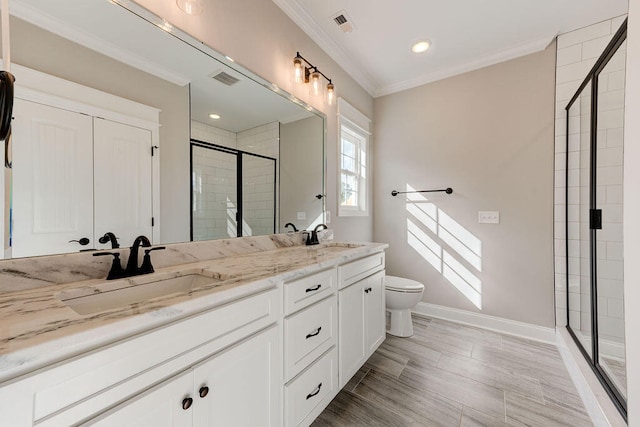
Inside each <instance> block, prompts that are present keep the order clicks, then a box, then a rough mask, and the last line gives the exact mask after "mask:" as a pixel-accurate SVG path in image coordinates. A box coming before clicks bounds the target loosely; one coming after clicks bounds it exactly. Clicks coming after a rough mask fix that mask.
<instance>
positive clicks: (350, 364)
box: [338, 280, 367, 388]
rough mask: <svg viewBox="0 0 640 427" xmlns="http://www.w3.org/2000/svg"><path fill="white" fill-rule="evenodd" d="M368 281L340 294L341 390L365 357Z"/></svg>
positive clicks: (346, 289)
mask: <svg viewBox="0 0 640 427" xmlns="http://www.w3.org/2000/svg"><path fill="white" fill-rule="evenodd" d="M366 284H367V283H366V280H363V281H360V282H357V283H354V284H353V285H351V286H349V287H347V288H345V289H343V290H341V291H340V292H339V293H338V315H339V320H338V324H339V333H338V337H339V338H338V340H339V345H338V353H339V369H338V372H339V373H340V388H342V387H344V386H345V384H346V383H347V381H349V379H350V378H351V377H352V376H353V374H355V373H356V371H357V370H358V369H360V366H361V365H362V362H363V360H364V357H365V346H364V328H365V325H364V317H365V311H364V310H365V306H364V299H365V292H364V290H365V285H366Z"/></svg>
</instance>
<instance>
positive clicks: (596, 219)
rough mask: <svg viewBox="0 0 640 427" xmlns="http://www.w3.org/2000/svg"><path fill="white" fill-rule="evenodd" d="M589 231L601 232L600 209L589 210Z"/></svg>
mask: <svg viewBox="0 0 640 427" xmlns="http://www.w3.org/2000/svg"><path fill="white" fill-rule="evenodd" d="M589 229H591V230H602V209H590V210H589Z"/></svg>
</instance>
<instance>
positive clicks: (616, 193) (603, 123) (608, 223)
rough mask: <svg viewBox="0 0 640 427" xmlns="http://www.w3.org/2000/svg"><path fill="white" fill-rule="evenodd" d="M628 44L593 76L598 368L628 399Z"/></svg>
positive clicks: (623, 45) (624, 43) (623, 44)
mask: <svg viewBox="0 0 640 427" xmlns="http://www.w3.org/2000/svg"><path fill="white" fill-rule="evenodd" d="M625 60H626V42H623V43H622V44H621V45H620V47H619V48H618V50H617V51H616V52H615V54H613V56H612V57H611V59H609V61H608V62H607V63H606V65H605V66H604V67H603V68H602V69H601V71H600V72H599V73H597V85H598V97H597V136H596V151H595V157H596V161H595V182H594V185H595V188H596V194H595V208H596V211H597V212H598V216H599V217H600V218H599V221H600V224H599V226H600V227H601V228H598V227H596V228H597V229H596V230H595V236H594V238H595V242H594V243H595V251H596V257H595V265H596V269H595V271H596V292H597V310H596V311H597V335H596V336H597V347H598V364H599V366H600V367H601V368H602V369H603V370H604V371H605V373H606V375H607V377H608V378H609V380H611V381H612V382H613V384H614V386H615V388H616V389H617V390H618V391H619V392H620V393H621V394H622V396H623V397H624V398H625V399H626V397H627V392H626V388H627V387H626V365H625V340H624V334H625V330H624V295H623V287H624V277H623V267H624V262H623V257H622V243H623V230H622V225H623V224H622V207H623V199H622V188H623V180H622V176H623V170H622V168H623V146H624V143H623V130H624V82H625Z"/></svg>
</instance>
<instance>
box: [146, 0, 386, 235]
mask: <svg viewBox="0 0 640 427" xmlns="http://www.w3.org/2000/svg"><path fill="white" fill-rule="evenodd" d="M137 2H138V3H139V4H140V5H142V6H144V7H146V8H147V9H149V10H151V11H153V12H154V13H156V14H157V15H159V16H161V17H163V18H165V19H167V21H169V22H171V23H173V24H174V25H175V26H177V27H179V28H182V29H183V30H185V31H187V32H188V33H190V34H191V35H193V36H195V37H196V38H198V39H200V40H202V41H203V42H204V43H206V44H208V45H209V46H211V47H212V48H214V49H216V50H217V51H218V52H221V53H223V54H225V55H228V56H230V57H232V58H233V59H234V60H235V61H236V62H237V63H239V64H242V65H243V66H245V67H247V68H248V69H250V70H252V71H253V72H255V73H256V74H258V75H259V76H261V77H262V78H264V79H266V80H269V81H270V82H273V83H276V84H277V85H278V86H280V87H281V88H282V89H284V90H286V91H287V92H289V93H292V94H293V95H295V96H297V97H299V98H300V99H302V100H304V101H307V102H309V103H310V104H312V105H313V106H314V107H316V108H318V109H319V110H321V111H323V112H324V113H325V114H326V115H327V144H326V156H327V179H326V189H327V201H326V202H327V209H328V210H330V211H331V213H332V215H331V219H332V222H331V224H330V227H331V228H333V229H334V230H335V236H336V238H337V239H340V240H371V238H372V218H371V216H369V217H364V218H355V219H354V218H339V217H337V216H336V215H335V213H336V211H337V199H336V190H335V189H336V188H337V184H336V174H337V170H336V166H337V156H338V155H337V134H338V133H337V130H336V129H337V128H336V109H335V107H328V106H326V105H325V104H324V103H321V102H320V103H319V102H317V101H314V100H312V99H311V97H310V95H309V89H308V87H304V86H296V85H294V82H293V79H292V69H293V65H292V61H293V57H294V56H295V54H296V51H299V52H300V53H301V54H302V55H303V56H304V57H305V58H307V59H309V60H310V61H311V62H313V64H314V65H317V66H318V67H319V68H320V69H321V70H322V72H323V73H325V74H326V75H327V76H329V77H331V79H332V80H333V83H334V84H335V85H336V92H337V93H338V95H339V96H342V97H343V98H345V99H346V100H347V101H349V102H350V103H351V104H352V105H353V106H354V107H356V108H357V109H358V110H360V111H361V112H362V113H364V114H365V115H367V116H369V117H372V116H373V98H372V97H371V96H370V95H369V94H368V93H367V92H366V91H365V90H364V89H362V88H361V87H360V86H359V85H358V82H356V81H354V80H353V79H352V78H351V77H350V76H349V75H348V74H347V73H346V72H344V70H342V69H341V68H340V67H339V66H338V65H337V64H336V63H335V62H334V61H333V60H332V59H331V58H330V57H329V56H328V55H327V54H325V53H324V52H323V51H322V50H321V49H320V47H319V46H318V45H316V44H315V43H314V42H313V41H312V40H311V39H310V38H309V37H307V35H306V34H305V33H304V32H303V31H302V30H301V29H300V28H299V27H298V26H297V25H296V24H295V23H294V22H293V21H291V20H290V19H289V18H288V17H287V16H286V15H285V14H284V12H282V11H281V10H280V8H278V6H276V4H275V3H273V2H272V1H271V0H216V1H207V2H204V3H205V8H204V12H203V13H202V15H199V16H188V15H185V14H184V13H182V12H181V11H180V10H179V9H178V8H177V7H176V3H175V1H174V0H162V1H158V0H138V1H137ZM374 137H375V136H374ZM186 179H187V178H185V180H186ZM185 182H187V181H185ZM176 185H177V184H176ZM187 185H188V182H187Z"/></svg>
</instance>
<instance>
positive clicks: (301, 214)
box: [296, 212, 307, 220]
mask: <svg viewBox="0 0 640 427" xmlns="http://www.w3.org/2000/svg"><path fill="white" fill-rule="evenodd" d="M296 217H297V219H299V220H305V219H307V213H306V212H298V214H297V216H296Z"/></svg>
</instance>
